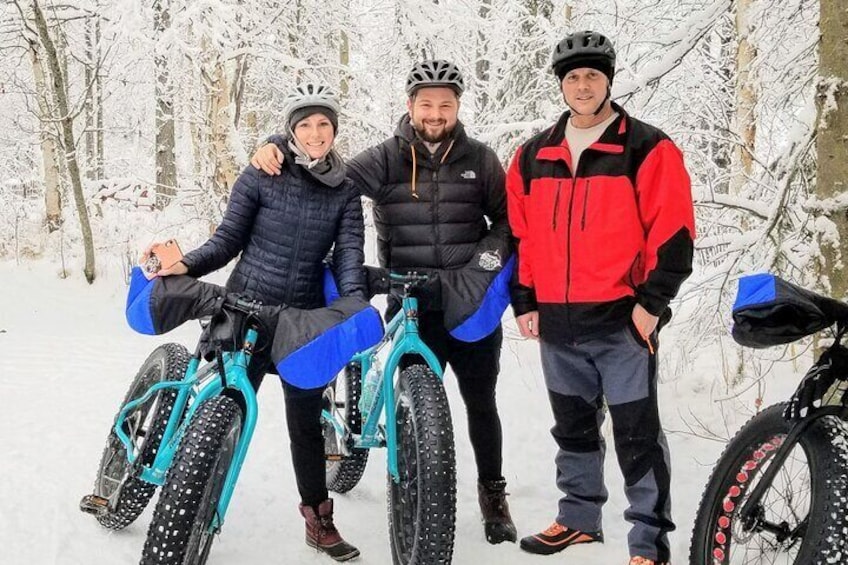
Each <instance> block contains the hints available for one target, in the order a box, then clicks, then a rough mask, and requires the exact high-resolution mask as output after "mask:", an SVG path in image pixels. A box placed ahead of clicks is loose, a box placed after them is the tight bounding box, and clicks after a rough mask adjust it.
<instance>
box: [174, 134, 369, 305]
mask: <svg viewBox="0 0 848 565" xmlns="http://www.w3.org/2000/svg"><path fill="white" fill-rule="evenodd" d="M283 150H284V152H285V157H286V158H285V162H284V163H285V164H284V174H282V175H278V176H269V175H266V174H265V173H263V172H261V171H259V170H257V169H255V168H254V167H253V166H248V167H247V168H246V169H245V170H244V172H242V174H241V175H240V176H239V178H238V180H236V183H235V185H234V186H233V190H232V194H231V196H230V202H229V205H228V207H227V211H226V213H225V214H224V218H223V220H222V221H221V225H219V226H218V229H217V230H216V231H215V233H214V234H213V235H212V237H211V238H209V240H208V241H207V242H206V243H204V244H203V245H201V246H200V247H199V248H197V249H195V250H194V251H192V252H190V253H188V254H186V256H185V258H184V259H183V263H185V265H186V266H187V267H188V271H189V275H191V276H194V277H201V276H203V275H205V274H207V273H210V272H212V271H215V270H217V269H220V268H221V267H223V266H224V265H226V264H227V263H229V262H230V261H231V260H232V259H234V258H235V257H236V256H237V255H238V254H239V253H241V258H240V259H239V261H238V263H237V264H236V266H235V268H234V269H233V272H232V274H231V275H230V278H229V280H228V281H227V288H228V290H230V291H233V292H244V293H246V294H247V295H248V296H250V297H251V298H254V299H256V300H261V301H262V302H264V303H266V304H271V305H280V304H287V305H289V306H295V307H298V308H317V307H320V306H323V305H324V296H323V293H322V289H323V264H322V261H323V259H324V258H325V257H326V255H327V254H328V252H329V251H330V250H331V249H333V263H334V273H335V276H336V281H337V284H338V287H339V292H340V293H341V294H342V295H358V296H361V297H363V298H364V297H365V275H364V272H363V269H362V263H363V261H364V255H363V245H364V226H363V223H362V203H361V200H360V196H359V193H358V191H357V190H356V188H355V187H354V185H353V182H351V181H350V179H345V180H344V182H343V183H342V184H341V185H340V186H337V187H330V186H326V185H324V184H322V183H321V182H319V181H318V180H317V179H316V178H315V177H313V176H312V175H311V174H310V173H309V172H308V171H306V170H305V169H304V168H303V167H301V166H300V165H295V164H294V156H293V155H292V154H291V153H290V151H289V149H288V147H285V148H284V149H283Z"/></svg>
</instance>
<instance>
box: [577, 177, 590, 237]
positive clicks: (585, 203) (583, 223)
mask: <svg viewBox="0 0 848 565" xmlns="http://www.w3.org/2000/svg"><path fill="white" fill-rule="evenodd" d="M591 185H592V183H591V181H590V180H589V179H586V189H585V190H584V191H583V193H584V194H585V195H586V196H584V197H583V214H582V216H581V218H580V231H586V209H587V208H588V207H589V187H590V186H591Z"/></svg>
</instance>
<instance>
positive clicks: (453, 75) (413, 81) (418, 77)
mask: <svg viewBox="0 0 848 565" xmlns="http://www.w3.org/2000/svg"><path fill="white" fill-rule="evenodd" d="M427 86H447V87H449V88H452V89H453V90H454V92H456V95H457V96H462V93H463V92H464V91H465V79H464V78H462V73H461V72H459V69H457V68H456V65H454V64H453V63H451V62H450V61H444V60H442V59H434V60H431V61H422V62H420V63H417V64H416V65H415V66H414V67H412V70H411V71H409V75H407V77H406V94H407V95H408V96H412V95H413V94H414V93H415V91H416V90H418V89H419V88H424V87H427Z"/></svg>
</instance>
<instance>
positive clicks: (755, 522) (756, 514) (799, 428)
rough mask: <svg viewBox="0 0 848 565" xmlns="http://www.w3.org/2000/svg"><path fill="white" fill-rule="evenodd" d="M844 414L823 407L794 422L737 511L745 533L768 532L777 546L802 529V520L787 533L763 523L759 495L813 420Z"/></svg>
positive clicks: (782, 525)
mask: <svg viewBox="0 0 848 565" xmlns="http://www.w3.org/2000/svg"><path fill="white" fill-rule="evenodd" d="M845 412H846V410H845V408H844V407H842V406H827V407H823V408H820V409H818V410H816V411H814V412H813V413H812V414H810V415H808V416H807V417H805V418H803V419H801V420H800V421H798V423H796V424H795V425H793V426H792V428H790V430H789V433H788V434H787V435H786V439H785V440H783V443H782V444H781V445H780V447H778V449H777V451H775V453H774V457H773V458H772V460H771V463H770V464H769V466H768V468H767V469H766V470H765V472H764V473H763V475H762V477H761V478H760V481H759V482H758V483H757V486H756V487H754V490H753V491H751V495H750V496H749V497H748V500H746V501H745V503H744V504H743V505H742V508H741V509H740V510H739V518H740V519H741V523H742V527H743V528H744V529H745V531H752V530H756V531H765V532H769V533H772V534H774V536H775V537H776V538H777V541H778V542H779V543H783V542H784V541H786V540H787V539H790V538H793V537H796V536H797V533H798V531H799V530H801V529H803V528H805V527H806V525H807V520H806V519H805V520H803V521H802V522H801V523H800V524H799V525H798V527H796V528H795V529H794V530H790V529H789V525H788V524H787V523H786V522H781V523H779V524H776V523H774V522H769V521H768V520H766V519H765V518H764V517H763V507H762V504H761V502H762V499H763V496H765V493H766V491H767V490H768V489H769V488H770V487H771V485H772V482H773V481H774V478H775V476H777V473H778V471H780V469H781V468H782V467H783V464H784V463H785V462H786V458H787V457H789V453H790V452H791V451H792V450H793V449H794V448H795V446H796V445H797V444H798V441H799V440H800V439H801V437H802V436H803V435H804V434H805V433H806V432H807V431H808V430H809V428H810V426H811V425H812V424H813V423H814V422H815V421H816V420H818V419H820V418H824V417H825V416H837V417H840V418H842V417H844V416H845Z"/></svg>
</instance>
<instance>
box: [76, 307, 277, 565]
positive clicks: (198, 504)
mask: <svg viewBox="0 0 848 565" xmlns="http://www.w3.org/2000/svg"><path fill="white" fill-rule="evenodd" d="M221 308H222V313H223V315H222V316H215V317H213V318H212V321H211V322H210V324H209V325H208V326H207V327H206V329H205V333H206V335H210V334H212V333H213V332H215V331H216V330H221V329H222V328H225V329H224V331H227V332H230V331H231V330H232V331H233V333H232V337H233V339H234V340H236V347H234V351H222V350H221V349H220V348H218V349H217V350H216V354H215V358H214V359H213V360H212V361H210V362H209V363H205V364H203V365H201V361H202V358H203V357H202V343H203V340H202V339H201V343H199V344H198V347H197V350H196V351H195V353H194V355H190V354H189V352H188V351H187V350H186V348H185V347H183V346H182V345H179V344H175V343H168V344H165V345H162V346H160V347H158V348H157V349H155V350H154V351H153V352H152V353H151V354H150V356H149V357H148V358H147V360H146V361H145V362H144V364H143V365H142V367H141V369H140V370H139V372H138V374H137V375H136V376H135V378H134V379H133V382H132V384H131V385H130V389H129V391H128V392H127V395H126V398H125V400H124V403H123V404H122V407H121V409H120V411H119V412H118V414H117V416H116V417H115V423H114V426H113V427H112V429H111V430H110V433H109V436H108V438H107V441H106V447H105V449H104V450H103V455H102V457H101V460H100V467H99V469H98V471H97V477H96V479H95V485H94V492H93V493H92V494H90V495H87V496H85V497H83V499H82V501H81V502H80V509H81V510H82V511H84V512H87V513H90V514H93V515H94V516H95V517H96V518H97V521H98V522H100V524H101V525H103V526H104V527H106V528H108V529H112V530H120V529H123V528H125V527H126V526H128V525H129V524H131V523H132V522H133V521H135V519H136V518H138V516H139V515H140V514H141V513H142V511H143V510H144V508H145V507H146V506H147V504H148V503H149V502H150V500H151V498H152V497H153V495H154V493H155V491H156V488H157V487H161V494H160V496H159V500H158V503H157V505H156V509H155V511H154V513H153V520H152V522H151V524H150V528H149V530H148V535H147V540H146V542H145V545H144V549H143V553H142V557H141V565H153V564H154V563H155V564H170V565H202V564H204V563H206V560H207V559H208V557H209V551H210V549H211V546H212V541H213V540H214V536H215V534H217V533H218V532H219V531H220V530H221V528H222V526H223V524H224V519H225V517H226V514H227V509H228V507H229V504H230V500H231V498H232V494H233V489H234V488H235V484H236V481H237V479H238V475H239V471H240V470H241V467H242V463H243V462H244V459H245V455H246V453H247V449H248V446H249V444H250V440H251V437H252V436H253V431H254V429H255V426H256V419H257V404H256V393H255V391H254V390H253V386H252V385H251V384H250V381H249V380H248V376H247V367H248V365H249V363H250V360H251V358H252V357H253V354H254V349H255V347H256V344H257V340H258V339H259V335H260V332H261V333H263V334H264V333H265V331H266V330H265V328H266V327H268V324H267V316H265V312H267V310H265V308H267V307H263V306H262V305H261V304H259V303H257V302H253V301H249V300H245V299H243V298H236V297H233V296H230V297H227V298H226V299H225V300H224V302H223V304H222V306H221ZM234 320H237V321H236V322H234ZM225 391H231V392H228V393H227V394H224V392H225ZM236 395H241V397H242V398H243V404H242V405H240V403H239V402H237V401H236V400H235V399H234V397H236Z"/></svg>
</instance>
